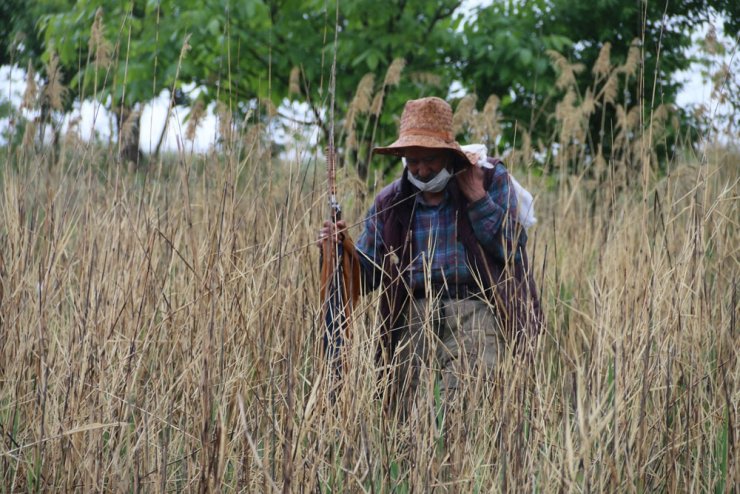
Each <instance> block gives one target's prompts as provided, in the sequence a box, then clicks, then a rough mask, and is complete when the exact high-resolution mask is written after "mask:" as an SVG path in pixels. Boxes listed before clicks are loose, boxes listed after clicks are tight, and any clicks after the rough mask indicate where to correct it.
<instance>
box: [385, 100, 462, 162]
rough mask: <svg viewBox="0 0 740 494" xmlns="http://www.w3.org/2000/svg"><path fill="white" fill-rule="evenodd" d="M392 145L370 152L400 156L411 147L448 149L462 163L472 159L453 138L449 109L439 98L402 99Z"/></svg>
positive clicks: (450, 111)
mask: <svg viewBox="0 0 740 494" xmlns="http://www.w3.org/2000/svg"><path fill="white" fill-rule="evenodd" d="M399 134H400V135H399V137H398V139H397V140H396V142H394V143H393V144H391V145H389V146H385V147H376V148H375V149H373V153H378V154H391V155H394V156H404V154H405V151H406V150H407V149H408V148H411V147H420V148H428V149H449V150H451V151H453V152H454V153H455V154H456V155H457V156H459V157H460V158H461V159H462V160H463V162H464V163H466V164H471V163H474V161H473V160H472V159H471V157H469V156H468V155H467V153H465V152H464V151H463V150H462V149H461V148H460V144H458V143H457V141H456V140H455V134H454V133H453V132H452V108H451V107H450V105H449V104H448V103H447V102H446V101H445V100H443V99H441V98H435V97H431V98H421V99H412V100H409V101H407V102H406V106H404V107H403V113H402V114H401V130H400V132H399Z"/></svg>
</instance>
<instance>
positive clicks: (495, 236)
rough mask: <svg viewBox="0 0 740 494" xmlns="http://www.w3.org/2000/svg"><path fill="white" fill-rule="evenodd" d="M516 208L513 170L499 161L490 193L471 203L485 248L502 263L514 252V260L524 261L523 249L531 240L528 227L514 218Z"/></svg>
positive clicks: (473, 221)
mask: <svg viewBox="0 0 740 494" xmlns="http://www.w3.org/2000/svg"><path fill="white" fill-rule="evenodd" d="M516 208H517V200H516V194H515V192H514V190H513V188H512V187H511V182H510V181H509V173H508V171H507V170H506V167H505V166H504V165H502V164H501V163H498V164H497V165H496V168H495V170H494V175H493V181H492V183H491V186H490V187H489V188H488V194H487V195H486V196H485V197H483V198H482V199H480V200H478V201H476V202H474V203H472V204H470V206H469V208H468V217H469V218H470V223H471V224H472V225H473V232H474V233H475V236H476V238H477V239H478V241H479V242H480V243H481V245H482V246H483V248H484V249H485V250H486V251H487V252H489V253H490V254H491V255H493V256H494V257H495V258H496V259H498V260H500V261H501V262H506V260H507V259H508V258H509V257H510V256H511V255H512V254H513V255H514V262H520V261H521V253H520V248H524V246H525V245H526V242H527V235H526V233H525V232H524V229H523V228H521V227H519V225H518V223H517V222H516V221H515V220H514V219H515V218H516ZM515 246H516V247H515ZM512 250H513V251H514V252H512Z"/></svg>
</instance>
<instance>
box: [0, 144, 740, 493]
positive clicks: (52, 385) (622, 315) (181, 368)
mask: <svg viewBox="0 0 740 494" xmlns="http://www.w3.org/2000/svg"><path fill="white" fill-rule="evenodd" d="M258 151H259V150H255V149H245V150H243V152H241V153H239V154H237V153H233V154H231V153H228V152H224V153H214V154H211V155H208V156H205V157H198V156H190V155H182V156H179V157H175V158H173V160H172V162H171V163H170V164H168V165H160V166H152V167H151V168H150V169H149V170H148V172H147V173H146V174H144V173H131V172H130V171H127V170H126V169H125V168H121V167H117V166H115V165H113V164H109V163H110V161H109V159H108V157H107V156H106V154H105V152H104V151H101V150H100V149H99V148H97V147H95V146H92V145H84V144H79V143H78V144H77V145H76V146H75V147H73V148H70V149H64V150H63V157H62V158H58V159H56V160H54V161H53V162H50V158H49V156H48V154H46V151H40V152H34V151H32V150H29V149H27V148H24V150H19V151H18V153H17V154H14V155H11V156H6V157H4V158H3V161H4V163H3V167H2V175H1V181H2V182H1V183H2V194H1V195H0V197H1V200H2V203H1V204H0V256H1V257H0V277H1V278H0V279H1V281H2V283H1V284H0V288H1V289H2V291H1V292H0V294H1V297H0V432H1V434H2V440H1V441H0V444H1V446H0V485H2V487H0V491H2V492H17V491H31V490H42V491H72V490H79V491H100V490H107V491H138V490H145V491H174V490H176V491H181V490H201V489H209V490H224V491H247V492H268V491H271V490H283V491H286V490H288V491H289V490H291V489H292V490H294V491H314V490H320V491H322V492H362V491H364V492H429V491H432V489H435V492H441V491H444V490H445V489H446V490H449V491H458V492H496V491H517V492H533V491H534V492H555V491H558V492H560V491H562V492H571V491H626V492H655V491H667V492H685V491H691V492H730V491H731V490H732V489H733V488H734V487H733V486H737V485H740V465H739V464H738V459H739V458H740V443H739V441H740V435H739V434H738V401H739V399H738V398H739V397H740V386H739V385H740V366H739V365H738V347H740V331H739V330H738V328H737V322H736V321H737V316H738V296H737V283H738V279H737V278H738V273H739V272H740V270H739V269H738V246H739V245H740V242H738V219H739V216H738V180H740V168H738V166H737V163H738V159H739V156H738V154H737V152H733V151H728V150H727V148H726V147H725V148H722V147H714V148H710V149H709V150H708V151H706V152H705V153H703V154H700V155H698V156H696V155H690V156H687V157H686V158H685V159H681V160H676V161H674V162H672V163H671V164H670V165H668V168H667V170H666V171H665V172H661V173H657V172H654V171H652V170H645V169H644V168H643V169H640V168H638V169H636V170H635V169H629V168H628V167H627V165H625V164H624V163H621V162H617V161H608V162H607V167H606V170H605V171H604V173H603V174H602V175H601V177H600V178H596V179H595V178H593V175H591V174H586V175H576V174H570V173H567V172H566V171H565V169H564V168H561V170H560V171H556V172H555V173H553V174H551V175H547V176H539V175H538V174H535V173H533V170H534V169H528V168H526V167H522V168H517V169H516V171H515V173H516V175H517V177H519V179H520V181H521V182H522V183H523V184H525V185H526V186H527V187H528V188H529V189H530V190H532V191H533V192H534V193H535V195H536V197H537V202H536V204H537V213H538V217H539V219H540V222H539V224H538V225H537V226H536V227H535V229H534V230H533V231H532V232H531V233H530V243H529V252H530V256H531V258H532V259H533V264H534V265H535V266H537V268H536V269H537V276H536V278H537V280H538V284H539V285H540V286H539V288H540V290H541V293H542V298H543V304H544V310H545V312H546V316H547V321H548V324H547V329H546V331H545V332H544V334H542V335H541V337H540V338H539V341H538V342H537V346H536V349H535V352H534V358H533V359H532V361H531V362H526V361H522V360H520V359H517V358H514V357H511V356H509V357H507V358H506V359H505V360H504V361H503V363H502V364H501V366H500V369H499V372H498V375H497V377H496V380H495V382H494V383H489V384H483V383H481V381H480V380H478V379H477V376H468V377H467V378H466V379H464V380H463V387H462V389H461V391H460V392H461V396H462V397H463V401H464V402H465V403H466V406H465V407H463V408H461V409H455V410H454V411H451V412H450V413H448V414H447V415H444V414H442V413H441V412H440V403H439V398H438V393H437V390H438V388H437V387H436V386H435V383H434V380H433V379H429V380H428V381H427V382H426V386H427V388H428V391H429V392H428V393H427V395H426V396H427V398H426V401H425V403H426V404H427V405H428V407H425V408H424V409H423V410H421V411H419V412H418V413H415V414H412V416H411V417H409V418H408V419H407V420H404V421H401V420H398V419H397V418H395V417H394V416H393V415H389V414H386V413H384V411H383V407H382V406H381V403H380V402H379V401H378V400H377V399H376V398H375V394H376V380H375V374H374V369H373V362H372V355H373V349H374V346H375V343H376V340H375V338H376V337H377V335H376V333H375V331H374V330H375V329H376V328H377V322H376V320H375V318H376V309H377V304H376V303H375V299H374V297H373V296H368V297H366V298H365V299H364V300H363V304H362V305H361V307H360V308H359V309H358V311H357V314H358V317H357V318H356V321H355V324H354V327H353V335H354V336H353V338H352V341H351V344H350V346H349V348H348V352H350V353H349V355H350V357H349V359H350V362H351V367H350V370H349V371H348V374H347V375H346V376H345V385H344V387H343V388H342V389H341V391H340V392H339V394H338V395H337V398H336V402H335V403H331V402H330V401H329V400H328V399H327V397H328V391H327V387H328V383H327V375H326V372H324V370H323V369H322V366H321V361H322V360H321V358H320V339H319V335H320V331H321V325H322V319H321V307H320V303H319V300H318V289H319V280H318V279H317V275H318V249H316V248H315V247H314V246H313V242H314V238H315V235H316V231H317V228H318V226H319V225H320V223H321V221H322V219H323V217H324V216H325V215H326V206H325V204H326V197H325V190H326V186H325V174H324V172H323V171H322V166H323V165H322V164H321V163H320V162H316V161H315V160H314V159H311V160H309V162H308V163H307V164H299V163H291V162H278V161H277V160H272V161H271V160H269V159H266V158H265V157H264V156H262V155H261V154H259V153H258ZM339 178H340V184H339V186H340V189H339V190H340V191H341V197H340V200H341V201H342V202H343V204H344V205H345V217H346V218H347V219H348V221H349V222H352V223H354V222H359V221H360V220H361V218H362V215H363V213H364V210H365V208H366V207H367V206H368V205H369V199H363V197H365V196H366V195H367V194H366V192H367V191H366V190H365V188H364V186H363V185H362V184H361V182H360V181H359V180H358V179H357V178H356V177H355V176H353V173H352V171H351V170H347V169H345V170H343V171H342V172H341V173H340V177H339ZM351 233H352V235H353V236H355V237H356V236H357V235H358V234H359V227H353V228H352V230H351Z"/></svg>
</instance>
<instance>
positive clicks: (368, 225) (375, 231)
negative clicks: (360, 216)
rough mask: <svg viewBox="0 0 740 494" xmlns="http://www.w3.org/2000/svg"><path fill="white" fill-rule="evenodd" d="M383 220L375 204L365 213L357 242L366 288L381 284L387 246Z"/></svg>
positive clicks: (372, 288)
mask: <svg viewBox="0 0 740 494" xmlns="http://www.w3.org/2000/svg"><path fill="white" fill-rule="evenodd" d="M382 232H383V221H382V219H381V218H380V216H379V215H377V214H376V208H375V205H373V206H372V207H371V208H370V210H369V211H368V212H367V215H365V220H364V222H363V229H362V233H361V234H360V238H359V239H357V242H356V243H355V248H356V249H357V252H358V254H359V257H360V268H361V269H360V271H361V274H362V281H363V286H364V288H365V290H367V291H371V290H375V289H376V288H377V287H378V285H380V281H381V275H382V272H383V259H382V255H383V252H385V246H384V244H383V239H382Z"/></svg>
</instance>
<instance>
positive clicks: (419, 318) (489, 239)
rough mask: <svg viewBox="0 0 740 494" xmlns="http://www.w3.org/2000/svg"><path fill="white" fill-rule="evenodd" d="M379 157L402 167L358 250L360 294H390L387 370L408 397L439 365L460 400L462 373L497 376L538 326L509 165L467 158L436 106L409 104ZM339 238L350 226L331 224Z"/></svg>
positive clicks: (384, 335)
mask: <svg viewBox="0 0 740 494" xmlns="http://www.w3.org/2000/svg"><path fill="white" fill-rule="evenodd" d="M373 152H374V153H378V154H390V155H395V156H399V157H402V158H404V161H405V169H404V171H403V174H402V176H401V178H399V179H397V180H395V181H394V182H393V183H391V184H390V185H388V186H387V187H385V188H384V189H383V190H382V191H381V192H380V194H378V196H377V197H376V198H375V201H374V204H373V206H372V207H371V208H370V211H369V212H368V214H367V216H366V218H365V221H364V229H363V231H362V234H361V236H360V238H359V239H358V241H357V243H356V251H357V253H358V256H359V262H360V266H361V270H360V271H361V275H362V280H363V284H364V286H365V287H366V289H375V288H377V287H379V286H382V289H383V293H382V297H381V316H382V317H383V321H382V323H383V328H382V332H381V341H382V345H381V347H382V348H381V352H380V353H379V357H380V359H381V362H380V363H382V364H385V366H386V368H389V367H390V368H393V369H395V372H396V376H395V381H396V384H397V385H398V386H400V388H399V389H397V391H400V392H401V393H403V394H408V393H409V392H410V391H413V390H415V388H416V385H417V384H418V381H419V375H420V371H421V370H422V369H424V368H426V369H430V368H431V369H439V370H440V372H441V376H442V381H441V386H442V391H443V393H445V394H450V395H454V392H455V389H456V388H457V387H458V384H459V382H460V377H461V376H462V375H470V374H471V373H475V372H484V373H485V374H486V376H488V375H490V373H491V372H492V371H493V370H494V369H495V366H496V364H497V362H499V361H500V359H501V358H502V356H503V354H504V352H505V351H506V348H511V347H512V346H514V345H515V344H519V343H521V342H522V340H523V338H524V337H526V336H530V335H535V334H537V333H538V332H539V330H540V327H541V324H542V313H541V310H540V305H539V299H538V297H537V293H536V290H535V286H534V282H533V277H532V275H531V272H530V271H529V264H528V260H527V255H526V251H525V247H526V242H527V235H526V232H525V231H524V229H523V228H522V227H521V225H519V223H518V222H517V220H516V218H517V200H516V194H515V193H514V190H513V188H512V184H511V181H510V178H509V174H508V172H507V171H506V168H505V167H504V166H503V164H502V163H501V161H499V160H488V163H485V164H481V163H474V161H477V158H473V157H471V156H469V155H468V154H466V153H465V152H463V150H462V148H461V147H460V145H459V144H458V143H457V142H456V141H455V138H454V134H453V132H452V109H451V108H450V106H449V105H448V104H447V103H446V102H445V101H444V100H442V99H439V98H422V99H419V100H411V101H408V102H407V103H406V106H405V107H404V111H403V114H402V117H401V127H400V135H399V138H398V140H396V141H395V142H394V143H392V144H391V145H389V146H387V147H379V148H375V149H374V150H373ZM480 165H486V166H480ZM337 229H338V230H339V231H342V230H345V229H346V224H345V222H343V221H339V222H338V223H337V224H336V225H334V224H332V223H331V222H330V221H327V222H325V223H324V225H323V227H322V228H321V230H320V232H319V241H320V242H323V241H326V240H327V239H331V238H336V233H335V232H336V231H337ZM344 234H345V235H346V232H344ZM430 359H431V360H432V361H430Z"/></svg>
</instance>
